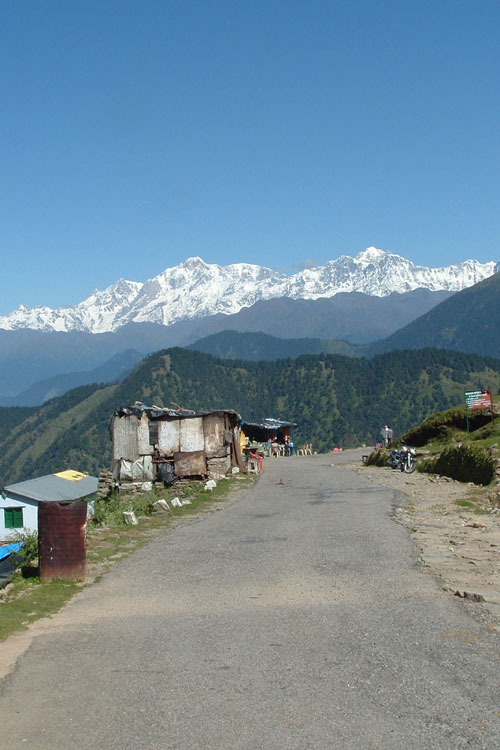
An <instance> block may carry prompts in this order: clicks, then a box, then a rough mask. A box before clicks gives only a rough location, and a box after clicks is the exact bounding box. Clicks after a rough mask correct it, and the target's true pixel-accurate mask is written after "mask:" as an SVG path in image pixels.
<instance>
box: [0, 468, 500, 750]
mask: <svg viewBox="0 0 500 750" xmlns="http://www.w3.org/2000/svg"><path fill="white" fill-rule="evenodd" d="M347 458H349V456H347V455H341V456H338V457H335V458H332V457H331V456H314V457H311V458H297V459H281V460H274V461H268V462H266V464H265V474H264V475H263V476H262V477H261V479H260V481H259V483H258V485H257V486H256V487H255V488H254V489H253V490H251V491H248V492H247V491H245V492H243V493H242V494H240V495H239V497H238V498H237V499H236V500H235V501H234V502H231V503H230V504H229V505H228V506H227V507H224V508H223V510H221V511H220V512H214V513H211V514H204V515H202V516H201V517H200V518H199V519H197V520H193V521H191V522H187V523H185V524H182V525H181V526H180V527H179V528H177V530H175V531H174V532H173V533H169V534H167V535H165V536H164V537H162V538H161V539H157V540H155V541H154V542H153V543H152V544H151V545H149V546H148V547H147V548H144V549H142V550H140V551H139V552H138V553H136V554H134V555H133V556H131V557H129V558H128V559H127V560H125V561H123V562H122V563H120V564H119V565H118V566H117V567H116V568H115V570H114V571H113V572H112V573H110V574H109V575H107V576H106V577H105V578H104V579H103V580H102V581H101V582H100V583H99V584H97V585H95V586H93V587H91V588H89V589H87V590H85V591H84V592H83V593H82V594H81V595H80V596H79V597H78V598H77V599H76V600H74V601H73V602H72V603H71V604H70V605H69V606H68V607H67V608H66V609H65V611H64V612H63V613H61V614H60V615H58V616H57V617H56V618H54V620H53V621H52V622H53V624H52V625H51V627H50V628H49V629H48V630H47V631H45V632H43V633H42V634H41V635H39V636H38V637H37V638H36V639H35V640H34V642H33V644H32V646H31V648H30V649H29V651H28V652H27V653H26V654H25V656H24V657H23V658H22V660H21V661H20V663H19V664H18V666H17V668H16V670H15V671H14V672H13V673H12V674H11V675H10V677H8V678H7V680H6V681H5V682H4V683H3V685H2V694H1V697H0V717H1V720H0V722H1V724H0V747H1V748H2V750H3V748H5V749H6V750H7V748H8V750H17V748H26V747H28V748H32V749H33V750H46V749H47V750H48V749H49V748H50V750H53V749H54V748H56V747H57V748H61V749H62V750H73V748H75V750H76V749H78V750H87V749H89V750H90V748H92V750H95V749H96V748H99V750H114V749H115V748H119V749H120V750H123V749H124V748H133V749H134V750H136V749H139V750H140V749H142V748H145V749H146V748H147V749H148V750H152V749H153V750H156V748H158V749H160V748H161V749H162V750H188V749H189V750H190V749H192V748H195V749H196V750H198V749H199V750H202V749H203V750H243V749H245V750H259V749H260V748H264V749H265V750H268V749H271V750H274V749H276V750H278V749H279V750H305V749H306V748H320V749H325V750H326V749H329V748H335V749H336V748H349V749H352V748H381V749H383V750H392V748H397V749H398V750H400V749H401V748H450V749H453V750H456V749H457V748H488V749H489V750H491V749H492V748H499V747H500V705H499V702H498V695H499V691H498V682H499V679H498V678H499V675H500V657H499V649H498V646H499V640H498V639H499V636H498V635H496V634H495V633H494V632H492V631H491V630H489V629H488V628H487V627H485V626H483V625H482V624H481V623H480V621H479V620H478V619H477V618H475V617H473V616H472V615H471V607H473V606H474V605H473V604H466V603H464V602H462V601H458V600H454V599H453V598H452V597H450V596H449V595H447V594H445V593H444V592H442V591H441V590H440V589H439V586H438V584H437V583H436V581H434V580H433V579H432V578H431V577H430V576H429V575H428V574H427V573H426V572H425V571H424V570H422V569H420V568H419V566H418V564H417V561H416V552H415V549H414V548H413V546H412V543H411V541H410V540H409V538H408V536H407V533H406V531H405V530H404V529H403V528H402V527H400V526H398V525H397V524H395V523H394V522H393V521H391V507H392V504H393V503H394V502H395V501H396V500H397V498H396V497H395V496H394V495H393V494H392V493H391V492H390V491H388V490H384V489H383V488H382V487H380V486H375V485H372V484H371V483H370V482H369V481H368V479H366V478H364V477H363V476H359V475H358V473H357V472H354V471H352V470H350V469H349V468H348V467H347V466H343V464H342V462H344V461H346V460H347ZM332 461H335V462H336V465H335V466H334V467H332V466H331V465H330V464H331V463H332Z"/></svg>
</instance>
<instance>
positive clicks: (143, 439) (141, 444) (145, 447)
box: [137, 414, 153, 456]
mask: <svg viewBox="0 0 500 750" xmlns="http://www.w3.org/2000/svg"><path fill="white" fill-rule="evenodd" d="M137 445H138V449H139V455H140V456H151V455H152V454H153V446H152V445H151V444H150V442H149V419H148V416H147V414H143V415H142V417H141V421H140V422H138V424H137Z"/></svg>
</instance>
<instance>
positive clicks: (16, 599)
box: [0, 573, 79, 641]
mask: <svg viewBox="0 0 500 750" xmlns="http://www.w3.org/2000/svg"><path fill="white" fill-rule="evenodd" d="M78 588H79V585H78V584H77V583H73V582H72V581H51V582H50V583H40V579H39V578H29V579H24V578H23V577H22V576H21V573H16V574H15V576H14V578H13V579H12V586H11V588H10V589H9V591H7V592H6V593H5V594H4V598H3V599H2V601H1V604H0V641H4V640H5V639H6V638H8V637H9V635H12V633H15V632H17V631H19V630H26V629H27V627H28V625H30V624H31V623H32V622H34V621H35V620H38V619H40V618H41V617H47V616H48V615H52V614H54V613H55V612H58V611H59V610H60V609H61V607H62V606H63V604H65V603H66V602H67V601H69V600H70V599H71V597H72V596H73V595H74V594H75V592H76V591H77V590H78Z"/></svg>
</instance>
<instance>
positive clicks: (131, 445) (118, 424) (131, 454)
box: [113, 416, 139, 461]
mask: <svg viewBox="0 0 500 750" xmlns="http://www.w3.org/2000/svg"><path fill="white" fill-rule="evenodd" d="M137 424H138V423H137V417H134V416H131V417H115V418H114V419H113V459H114V460H115V461H117V460H118V459H119V458H128V459H129V460H131V461H133V460H134V459H136V458H138V457H139V445H138V442H137Z"/></svg>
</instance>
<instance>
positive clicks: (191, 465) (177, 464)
mask: <svg viewBox="0 0 500 750" xmlns="http://www.w3.org/2000/svg"><path fill="white" fill-rule="evenodd" d="M174 471H175V473H176V474H177V476H178V477H199V476H204V475H205V474H206V473H207V461H206V458H205V453H204V452H203V451H191V452H190V453H184V452H179V453H175V454H174Z"/></svg>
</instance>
